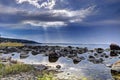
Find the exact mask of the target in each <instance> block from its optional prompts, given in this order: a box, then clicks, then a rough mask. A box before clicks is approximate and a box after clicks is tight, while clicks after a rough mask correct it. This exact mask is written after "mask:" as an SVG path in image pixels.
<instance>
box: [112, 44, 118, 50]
mask: <svg viewBox="0 0 120 80" xmlns="http://www.w3.org/2000/svg"><path fill="white" fill-rule="evenodd" d="M110 49H111V50H120V46H119V45H117V44H111V45H110Z"/></svg>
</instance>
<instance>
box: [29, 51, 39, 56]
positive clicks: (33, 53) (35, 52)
mask: <svg viewBox="0 0 120 80" xmlns="http://www.w3.org/2000/svg"><path fill="white" fill-rule="evenodd" d="M31 53H32V55H38V54H39V52H37V51H32V52H31Z"/></svg>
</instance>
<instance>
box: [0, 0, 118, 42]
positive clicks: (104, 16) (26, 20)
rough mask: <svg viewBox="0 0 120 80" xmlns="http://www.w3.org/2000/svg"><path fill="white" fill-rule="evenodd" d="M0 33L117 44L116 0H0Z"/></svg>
mask: <svg viewBox="0 0 120 80" xmlns="http://www.w3.org/2000/svg"><path fill="white" fill-rule="evenodd" d="M0 34H1V35H2V37H9V38H17V39H28V40H33V41H37V42H40V43H75V44H77V43H78V44H110V43H117V44H120V0H0Z"/></svg>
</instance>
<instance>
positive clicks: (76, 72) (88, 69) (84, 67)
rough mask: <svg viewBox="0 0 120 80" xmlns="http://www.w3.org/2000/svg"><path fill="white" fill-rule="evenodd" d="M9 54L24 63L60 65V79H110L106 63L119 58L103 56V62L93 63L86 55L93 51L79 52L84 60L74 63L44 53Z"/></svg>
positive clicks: (92, 47) (91, 46)
mask: <svg viewBox="0 0 120 80" xmlns="http://www.w3.org/2000/svg"><path fill="white" fill-rule="evenodd" d="M75 46H76V45H75ZM77 46H78V45H77ZM78 47H87V48H88V49H94V48H99V47H100V48H104V49H106V48H109V47H108V45H97V46H95V45H89V46H88V45H84V46H83V45H79V46H78ZM105 53H106V54H108V55H109V54H110V52H105ZM11 54H14V56H12V59H14V60H18V61H21V62H24V63H26V64H44V65H47V66H52V67H53V68H56V66H57V65H61V69H60V70H61V71H63V72H62V73H59V74H57V76H58V77H59V78H61V79H63V78H64V79H68V80H76V79H78V80H80V79H82V78H88V79H87V80H112V76H111V72H110V68H109V67H107V66H106V65H107V64H113V63H114V62H116V61H117V60H119V56H118V57H109V58H104V60H105V61H104V62H103V63H100V64H94V63H92V62H89V61H88V60H87V59H88V56H89V55H93V53H84V54H79V55H78V56H83V57H85V60H82V61H81V62H79V63H77V64H74V63H73V60H72V59H70V58H67V57H60V58H59V59H58V60H56V62H51V61H50V59H49V58H48V56H45V55H44V54H38V55H32V54H31V52H29V57H27V58H22V59H21V58H20V54H19V53H16V52H14V53H11ZM11 54H2V56H11Z"/></svg>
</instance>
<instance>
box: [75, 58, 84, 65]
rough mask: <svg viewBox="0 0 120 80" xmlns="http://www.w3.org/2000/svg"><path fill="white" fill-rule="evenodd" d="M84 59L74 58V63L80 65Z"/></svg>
mask: <svg viewBox="0 0 120 80" xmlns="http://www.w3.org/2000/svg"><path fill="white" fill-rule="evenodd" d="M81 60H82V59H81V58H80V57H74V58H73V63H74V64H78V63H79V62H80V61H81Z"/></svg>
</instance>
